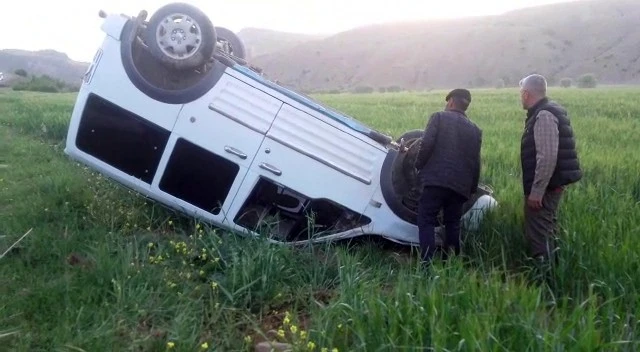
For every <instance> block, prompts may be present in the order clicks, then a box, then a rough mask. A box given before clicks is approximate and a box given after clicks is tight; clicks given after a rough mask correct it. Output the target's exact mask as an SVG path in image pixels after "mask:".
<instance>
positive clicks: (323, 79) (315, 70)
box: [252, 0, 640, 91]
mask: <svg viewBox="0 0 640 352" xmlns="http://www.w3.org/2000/svg"><path fill="white" fill-rule="evenodd" d="M638 23H640V6H638V2H637V0H595V1H593V0H592V1H579V2H573V3H564V4H556V5H547V6H540V7H536V8H529V9H525V10H518V11H514V12H510V13H506V14H504V15H501V16H494V17H479V18H467V19H457V20H446V21H445V20H443V21H425V22H413V23H402V24H386V25H375V26H368V27H362V28H357V29H354V30H351V31H347V32H342V33H339V34H337V35H334V36H330V37H328V38H325V39H323V40H317V41H311V42H307V43H302V44H300V45H297V46H294V47H291V48H288V49H284V50H280V51H278V52H276V53H272V54H267V55H262V56H259V57H256V58H255V59H253V60H252V61H253V63H254V64H256V65H258V66H260V67H262V68H263V69H264V71H265V72H266V73H267V74H268V75H269V77H271V78H273V79H278V80H279V81H280V82H282V83H283V84H285V85H289V86H293V87H297V88H298V89H303V90H308V91H314V90H316V91H317V90H330V89H351V88H354V87H357V86H367V87H373V88H378V87H388V86H392V85H397V86H401V87H403V88H406V89H425V88H427V89H428V88H447V87H453V86H467V87H479V86H494V85H495V84H496V82H497V81H498V80H504V82H505V83H506V84H507V85H514V84H516V83H517V82H518V80H519V79H520V78H521V77H522V76H523V75H526V74H528V73H531V72H534V71H535V72H539V73H542V74H545V75H547V76H549V77H550V78H551V80H555V81H559V80H560V79H561V78H563V77H571V78H576V77H577V76H579V75H581V74H583V73H595V74H596V76H597V77H598V80H599V81H600V82H602V83H613V84H631V83H633V84H635V83H640V51H639V50H638V48H640V27H639V26H638Z"/></svg>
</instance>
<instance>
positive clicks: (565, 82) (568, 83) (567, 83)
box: [560, 77, 573, 88]
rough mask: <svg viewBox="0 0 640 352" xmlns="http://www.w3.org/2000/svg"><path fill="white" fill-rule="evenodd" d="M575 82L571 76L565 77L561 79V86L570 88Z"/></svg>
mask: <svg viewBox="0 0 640 352" xmlns="http://www.w3.org/2000/svg"><path fill="white" fill-rule="evenodd" d="M571 84H573V80H572V79H571V78H568V77H567V78H563V79H561V80H560V86H561V87H563V88H569V87H571Z"/></svg>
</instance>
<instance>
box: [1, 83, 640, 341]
mask: <svg viewBox="0 0 640 352" xmlns="http://www.w3.org/2000/svg"><path fill="white" fill-rule="evenodd" d="M473 93H474V101H473V103H472V107H471V110H470V111H469V115H470V117H471V118H472V119H473V120H474V121H476V122H477V123H478V124H479V125H480V127H481V128H482V129H483V130H484V145H483V151H482V156H483V170H482V178H483V180H484V181H485V182H488V183H489V184H491V185H492V187H493V188H494V189H495V190H496V197H497V198H498V200H499V202H500V211H499V212H497V213H495V214H493V216H492V217H490V218H489V219H488V220H487V222H485V223H484V226H483V228H482V230H481V232H480V233H479V234H477V235H474V236H473V237H467V238H466V241H465V247H464V251H465V252H466V254H467V256H468V257H467V258H466V260H464V261H463V260H460V259H456V260H453V261H452V262H450V263H447V264H440V263H437V265H436V266H435V267H434V268H433V271H432V272H427V271H425V270H423V269H421V267H420V266H419V265H418V263H417V260H416V257H415V256H414V255H412V253H411V252H409V251H408V250H404V251H403V250H398V251H396V252H398V253H394V252H393V251H392V250H389V249H388V248H386V247H385V248H383V247H382V246H381V245H379V244H377V243H375V242H363V243H360V244H353V245H351V244H348V243H347V244H336V245H332V246H315V247H307V248H297V249H293V248H288V247H279V246H274V245H269V244H267V243H265V242H263V241H261V240H258V239H255V240H254V239H246V238H240V237H237V236H234V235H229V234H224V233H221V232H220V231H216V230H215V229H211V228H208V227H206V226H204V225H203V224H199V223H196V222H195V221H194V220H192V219H189V218H186V217H182V216H180V215H179V214H175V213H173V212H171V211H169V210H167V209H165V208H164V207H162V206H160V205H157V204H154V203H153V202H150V201H147V200H145V199H144V198H142V197H140V196H138V195H136V194H134V193H132V192H131V191H128V190H126V189H123V188H122V187H119V186H117V185H115V184H114V183H112V182H110V181H108V180H106V179H105V178H104V177H101V176H99V175H97V174H94V173H92V172H91V171H90V170H88V169H86V168H84V167H82V166H80V165H78V164H77V163H74V162H72V161H70V160H69V159H67V158H66V157H65V156H64V155H63V151H62V150H63V148H64V138H65V135H66V129H67V123H68V120H69V116H70V114H71V111H72V108H73V102H74V99H75V96H74V95H73V94H44V93H26V92H23V93H18V92H11V91H6V90H5V91H0V253H2V252H4V251H5V250H6V249H7V248H8V247H9V246H10V245H11V244H12V243H14V242H15V241H16V240H17V239H18V238H19V237H20V236H22V235H23V234H24V233H25V232H27V231H28V230H29V229H32V232H31V233H30V234H29V235H28V236H27V237H26V238H25V239H24V240H23V241H21V242H20V243H19V245H18V246H16V248H14V250H12V251H11V252H9V253H8V254H7V256H6V257H4V258H2V259H0V297H2V300H0V350H7V351H9V350H10V351H103V350H118V351H128V350H136V351H139V350H143V351H163V350H165V349H166V348H167V343H169V342H172V343H174V344H175V345H174V348H173V350H177V351H198V350H202V348H201V345H202V344H203V343H206V344H207V348H208V350H212V351H213V350H215V351H240V350H250V349H251V348H252V346H253V344H255V342H257V341H260V340H264V339H265V338H268V339H278V340H280V341H287V342H295V343H296V346H299V347H300V349H301V350H304V349H307V348H308V347H309V346H308V344H309V342H313V344H314V345H315V350H318V351H320V350H321V348H323V347H326V348H328V349H329V350H331V349H332V348H334V347H335V348H338V349H339V351H397V350H402V351H414V350H415V351H417V350H424V349H425V347H432V348H434V349H436V350H441V351H445V350H446V351H459V350H464V351H479V350H482V351H504V350H509V351H512V350H513V351H542V350H544V351H551V350H553V351H560V350H562V351H565V350H570V351H574V350H575V351H587V350H593V351H595V350H606V351H616V350H622V351H632V350H637V349H638V348H639V347H640V338H639V336H638V335H639V334H638V333H637V331H638V323H637V322H638V319H640V306H639V302H640V296H639V295H638V290H639V289H640V276H638V275H637V272H638V269H640V257H639V254H640V241H638V240H637V239H638V237H639V236H640V178H639V177H638V170H640V153H638V150H639V149H638V141H639V140H640V139H639V137H638V132H639V131H640V106H639V105H637V97H638V95H639V94H640V90H639V89H636V88H598V89H592V90H577V89H567V90H558V89H556V90H553V91H551V95H552V97H553V98H555V99H557V100H558V101H560V102H561V103H563V104H564V105H565V106H566V107H567V108H568V109H569V111H570V114H571V117H572V123H573V125H574V129H575V131H576V134H577V138H578V147H579V152H580V157H581V161H582V165H583V168H584V171H585V177H584V180H583V181H581V182H580V183H579V184H577V185H575V186H574V187H572V188H571V189H570V191H569V192H568V194H567V196H566V197H565V198H564V199H563V202H562V204H561V209H560V223H561V226H562V229H563V230H562V232H563V233H562V244H561V253H560V256H561V257H560V263H559V265H558V267H556V268H554V269H553V272H552V273H551V275H550V278H549V283H550V285H542V284H540V280H538V279H536V275H537V274H536V271H535V270H532V269H530V265H529V264H528V262H527V261H526V260H525V259H524V258H525V252H524V248H525V247H524V244H523V239H522V201H523V199H522V196H521V189H520V187H521V186H520V178H519V177H520V170H519V156H518V153H519V140H520V133H521V129H522V127H523V117H524V111H523V110H522V109H521V108H520V105H519V100H518V94H517V91H514V90H508V89H504V90H478V91H474V92H473ZM443 97H444V94H443V92H430V93H424V94H418V93H416V94H408V93H404V94H371V95H325V96H319V97H317V98H318V99H320V100H322V101H324V102H326V103H328V104H329V105H330V106H332V107H335V108H337V109H338V110H341V111H344V112H346V113H348V114H350V115H352V116H354V117H356V118H358V119H360V120H362V121H363V122H365V123H367V124H368V125H371V126H373V127H375V128H377V129H379V130H380V131H382V132H386V133H389V134H391V135H393V136H396V137H397V136H399V135H400V134H401V133H402V132H404V131H406V130H410V129H423V128H424V124H425V123H426V119H427V117H428V116H429V114H430V113H432V112H433V111H436V110H438V109H441V108H442V107H443V104H444V101H443ZM291 326H295V327H296V329H293V330H295V332H296V333H295V334H294V333H292V332H291V329H290V327H291ZM280 329H282V331H281V333H283V334H284V336H285V337H284V338H282V337H278V336H276V335H277V332H278V330H280ZM269 330H274V331H275V332H276V333H275V334H271V333H268V331H269ZM302 330H304V333H302V334H301V331H302ZM247 336H249V337H250V342H248V341H247V340H246V338H247Z"/></svg>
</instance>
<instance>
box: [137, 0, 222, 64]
mask: <svg viewBox="0 0 640 352" xmlns="http://www.w3.org/2000/svg"><path fill="white" fill-rule="evenodd" d="M145 37H146V40H145V41H146V43H147V45H148V46H149V50H150V52H151V54H152V55H153V57H154V58H156V59H157V60H159V61H160V62H162V63H163V64H164V65H166V66H168V67H170V68H172V69H176V70H189V69H194V68H197V67H201V66H203V65H204V64H205V63H206V62H207V61H209V60H210V58H211V56H212V55H213V51H214V49H215V46H216V42H217V35H216V31H215V27H214V26H213V24H212V23H211V21H210V20H209V18H208V17H207V15H205V14H204V13H203V12H202V11H201V10H199V9H198V8H196V7H195V6H192V5H189V4H185V3H171V4H168V5H165V6H163V7H161V8H160V9H158V11H156V12H155V13H154V14H153V16H151V18H150V19H149V23H148V24H147V29H146V33H145Z"/></svg>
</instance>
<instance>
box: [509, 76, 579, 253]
mask: <svg viewBox="0 0 640 352" xmlns="http://www.w3.org/2000/svg"><path fill="white" fill-rule="evenodd" d="M520 98H521V100H522V107H523V109H524V110H527V118H526V120H525V122H524V132H523V134H522V140H521V147H520V162H521V166H522V186H523V190H524V196H525V202H524V203H525V204H524V220H525V237H526V239H527V242H528V243H529V247H530V248H529V251H530V254H531V256H532V257H534V258H538V259H542V260H548V259H549V258H550V257H551V256H552V255H553V252H554V251H555V249H556V244H555V236H556V232H557V210H558V204H559V203H560V198H561V197H562V192H563V191H564V188H565V186H567V185H569V184H571V183H574V182H577V181H578V180H580V179H581V178H582V171H581V169H580V163H579V161H578V154H577V152H576V149H575V141H574V137H573V130H572V128H571V124H570V121H569V118H568V117H567V111H566V110H565V109H564V108H563V107H562V106H560V105H559V104H558V103H556V102H553V101H551V100H549V98H547V81H546V79H545V78H544V77H543V76H541V75H538V74H533V75H530V76H527V77H525V78H524V79H522V80H521V81H520Z"/></svg>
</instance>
